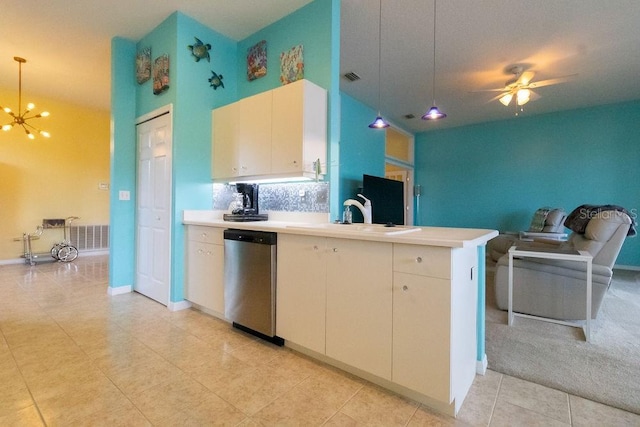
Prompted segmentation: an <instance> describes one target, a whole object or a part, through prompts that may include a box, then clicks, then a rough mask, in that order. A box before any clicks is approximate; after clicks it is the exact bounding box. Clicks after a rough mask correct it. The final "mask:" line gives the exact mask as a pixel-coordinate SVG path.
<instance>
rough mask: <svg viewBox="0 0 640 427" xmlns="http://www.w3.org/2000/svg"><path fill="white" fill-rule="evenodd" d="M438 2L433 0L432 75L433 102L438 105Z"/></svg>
mask: <svg viewBox="0 0 640 427" xmlns="http://www.w3.org/2000/svg"><path fill="white" fill-rule="evenodd" d="M436 2H437V0H433V76H432V82H431V83H432V86H431V88H432V90H433V104H432V105H436Z"/></svg>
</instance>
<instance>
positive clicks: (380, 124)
mask: <svg viewBox="0 0 640 427" xmlns="http://www.w3.org/2000/svg"><path fill="white" fill-rule="evenodd" d="M369 127H370V128H371V129H384V128H388V127H389V123H387V122H386V121H385V120H384V119H383V118H382V117H381V116H378V117H376V119H375V120H374V121H373V122H372V123H371V124H370V125H369Z"/></svg>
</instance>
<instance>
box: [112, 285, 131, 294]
mask: <svg viewBox="0 0 640 427" xmlns="http://www.w3.org/2000/svg"><path fill="white" fill-rule="evenodd" d="M131 292H133V286H131V285H125V286H118V287H116V288H113V287H111V286H109V287H108V288H107V295H109V296H114V295H122V294H129V293H131Z"/></svg>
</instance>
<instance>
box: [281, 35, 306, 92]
mask: <svg viewBox="0 0 640 427" xmlns="http://www.w3.org/2000/svg"><path fill="white" fill-rule="evenodd" d="M303 78H304V60H303V57H302V45H301V44H300V45H298V46H294V47H292V48H291V49H289V50H288V51H287V52H282V53H281V54H280V82H281V83H282V84H283V85H286V84H289V83H293V82H295V81H297V80H300V79H303Z"/></svg>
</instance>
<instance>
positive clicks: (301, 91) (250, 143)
mask: <svg viewBox="0 0 640 427" xmlns="http://www.w3.org/2000/svg"><path fill="white" fill-rule="evenodd" d="M212 144H213V147H212V177H213V179H214V180H217V181H224V180H227V179H233V178H238V177H256V179H259V178H260V177H291V176H295V177H298V176H302V175H303V174H305V176H307V177H314V176H315V164H316V162H317V161H318V160H319V161H320V164H321V167H322V170H321V174H324V173H325V172H326V159H327V92H326V90H324V89H323V88H321V87H319V86H317V85H315V84H313V83H311V82H309V81H307V80H299V81H297V82H294V83H290V84H288V85H286V86H283V87H279V88H277V89H273V90H270V91H266V92H262V93H259V94H257V95H253V96H250V97H247V98H244V99H241V100H239V101H237V102H235V103H233V104H230V105H226V106H224V107H220V108H217V109H215V110H213V113H212Z"/></svg>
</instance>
